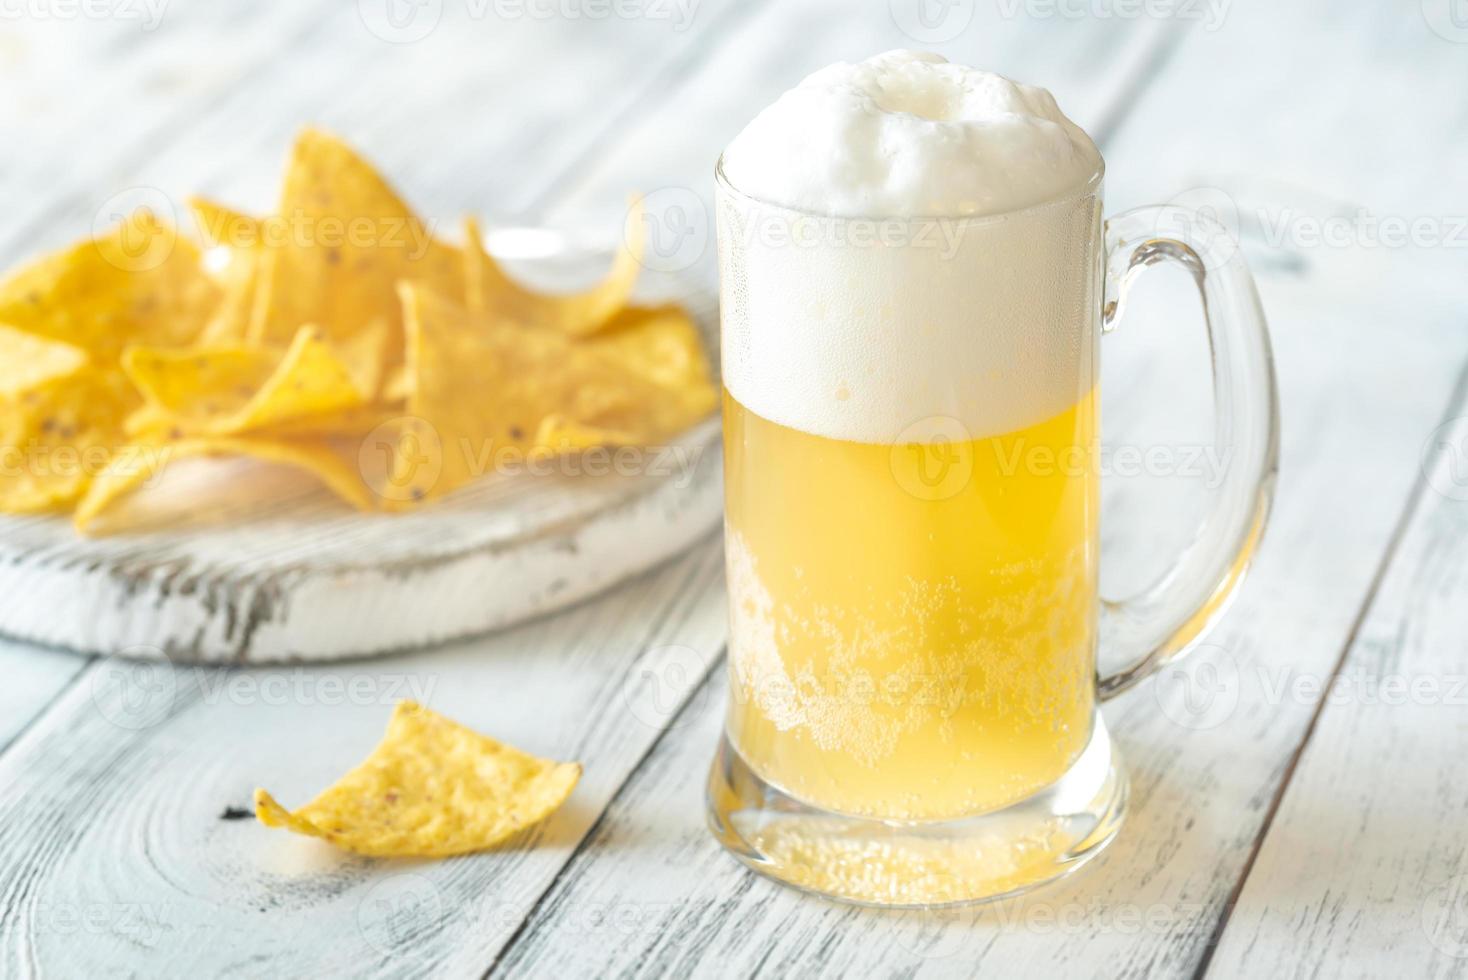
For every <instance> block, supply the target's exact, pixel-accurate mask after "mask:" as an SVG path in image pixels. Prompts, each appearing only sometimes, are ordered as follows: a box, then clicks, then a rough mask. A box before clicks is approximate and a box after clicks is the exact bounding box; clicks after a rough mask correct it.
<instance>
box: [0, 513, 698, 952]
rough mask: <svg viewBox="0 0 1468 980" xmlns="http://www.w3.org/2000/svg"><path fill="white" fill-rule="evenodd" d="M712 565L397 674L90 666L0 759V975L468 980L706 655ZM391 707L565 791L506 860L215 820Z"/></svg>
mask: <svg viewBox="0 0 1468 980" xmlns="http://www.w3.org/2000/svg"><path fill="white" fill-rule="evenodd" d="M720 561H721V558H720V549H719V547H718V544H717V542H716V541H713V540H708V541H706V542H705V543H704V544H702V545H700V546H699V547H697V548H695V549H694V550H693V551H692V552H690V553H689V554H688V555H687V556H686V557H684V558H682V559H680V560H678V561H677V562H675V563H673V564H671V565H669V566H667V567H665V568H663V569H660V570H658V571H656V572H653V573H651V574H650V575H649V576H647V577H645V578H644V579H642V580H638V581H635V582H633V583H630V584H629V585H628V586H627V587H625V588H623V589H619V590H616V591H614V592H613V593H611V594H609V595H607V596H605V597H604V598H602V599H599V600H595V601H592V602H590V603H586V604H583V605H581V606H578V607H576V608H575V609H573V610H570V611H567V612H565V613H563V614H561V615H558V616H554V617H549V618H546V619H543V620H541V621H539V622H537V623H534V624H531V625H528V626H525V627H521V628H518V629H514V630H510V631H507V632H503V633H500V634H497V635H495V636H493V637H491V638H488V639H485V640H480V641H475V642H472V643H467V644H456V645H451V646H448V647H444V648H442V649H440V650H437V651H434V652H430V653H423V654H419V655H416V656H410V657H398V658H384V659H378V660H373V661H370V662H365V663H359V664H356V665H348V666H337V667H332V668H325V667H309V668H308V667H297V668H291V667H282V668H278V669H274V670H264V669H262V670H253V671H245V670H240V671H229V670H225V669H220V668H207V667H193V668H190V667H173V668H170V667H168V666H166V665H163V664H157V663H147V662H135V663H129V662H125V661H121V660H117V659H110V658H108V659H99V660H96V661H94V662H93V664H92V666H90V667H89V668H88V669H87V671H86V672H85V673H84V674H83V676H81V677H80V678H79V679H78V681H77V683H74V684H72V685H71V686H70V687H68V688H67V689H66V690H65V692H64V693H63V694H62V695H61V697H60V698H59V699H58V700H57V701H56V703H55V704H54V705H53V706H52V707H51V709H50V710H49V711H47V712H46V713H45V715H44V717H43V718H42V719H41V720H40V721H38V722H37V723H36V724H34V725H32V726H31V727H30V728H29V729H28V730H27V731H26V732H25V733H24V734H23V735H22V736H21V737H20V738H19V739H18V740H17V741H16V742H15V743H14V744H13V745H12V747H11V749H10V751H8V752H7V753H6V754H5V755H4V756H3V757H0V964H3V966H0V972H3V973H4V974H5V975H6V976H22V975H25V974H27V973H34V972H37V971H38V970H39V968H40V967H41V966H44V967H45V968H46V969H45V972H46V973H48V974H54V975H58V976H90V975H106V974H109V973H110V972H112V971H113V970H115V969H116V968H117V967H118V966H119V965H123V964H134V965H135V968H136V969H138V970H142V969H143V966H144V964H147V965H148V966H147V971H146V972H148V973H150V974H153V975H167V976H218V975H224V974H227V973H231V972H236V971H238V972H245V973H248V974H251V975H292V974H295V973H297V972H300V971H301V970H303V969H305V968H306V966H307V965H308V964H315V966H313V967H312V968H313V969H322V970H324V971H326V972H328V973H333V972H339V973H350V974H351V975H354V976H364V975H381V976H393V977H398V976H416V975H424V976H429V975H432V976H442V975H450V976H464V975H477V974H478V973H480V972H482V970H483V969H484V967H485V966H486V965H487V964H488V963H489V962H490V961H491V960H493V959H494V958H495V956H496V955H498V953H499V951H500V949H501V947H502V946H503V944H504V943H505V942H506V941H507V940H508V939H509V938H510V937H511V936H513V935H514V934H515V933H516V931H517V929H518V927H519V924H520V921H521V919H522V918H523V917H524V916H525V915H526V914H527V913H528V911H529V909H530V908H531V907H533V905H534V903H535V901H536V900H537V898H538V896H539V895H540V893H541V892H542V891H543V890H544V889H545V888H546V887H548V886H549V884H550V882H551V881H552V880H553V879H554V877H555V876H556V874H557V873H558V872H559V870H560V868H561V866H562V864H563V863H564V862H565V861H566V860H567V859H568V858H569V857H570V855H571V854H572V853H573V851H574V849H575V847H576V844H577V842H578V841H579V840H580V839H581V837H582V836H583V835H585V833H586V832H587V830H588V829H589V828H590V827H591V826H592V824H593V823H595V822H596V820H597V819H598V817H599V815H600V813H601V812H602V810H603V808H604V807H605V805H606V802H607V800H608V799H610V797H611V796H612V795H613V794H614V793H615V792H617V790H618V788H619V787H620V786H621V785H622V783H623V781H624V780H625V778H626V777H627V776H628V775H629V774H630V772H631V771H632V770H633V769H634V768H635V766H636V765H637V764H638V762H639V761H640V760H641V759H642V757H643V755H644V754H645V753H646V752H647V750H648V748H649V747H650V746H651V745H652V743H653V742H654V740H655V739H656V737H657V733H658V732H659V731H660V730H661V728H662V726H663V725H665V724H666V723H667V722H668V721H669V719H670V717H671V710H670V707H669V705H671V704H676V703H677V702H678V701H680V700H681V699H682V697H685V696H686V694H687V690H686V688H685V689H682V690H680V689H678V688H677V687H676V686H674V687H673V688H671V689H668V688H667V687H666V684H667V683H668V679H669V678H670V676H672V674H670V671H673V670H674V668H676V669H677V670H681V671H684V672H685V674H684V675H683V676H686V677H688V679H689V683H693V682H696V681H697V680H698V679H699V678H701V677H702V676H703V674H704V672H705V670H706V669H707V668H708V666H709V665H710V664H712V663H713V662H714V660H715V659H716V657H717V656H718V653H719V651H720V650H721V647H722V642H723V628H724V619H723V590H722V576H721V574H720ZM531 692H533V694H532V693H531ZM404 697H412V698H415V699H418V700H420V701H424V702H427V703H431V704H432V705H434V706H435V707H436V708H438V709H439V710H442V711H443V712H445V713H447V714H448V715H450V716H451V717H454V718H456V719H458V720H460V721H462V722H464V723H465V724H467V725H470V726H471V727H474V728H477V729H480V730H483V731H487V732H493V733H494V734H495V735H497V736H498V737H501V738H504V739H505V740H507V741H509V742H511V743H512V744H515V745H517V746H520V747H522V748H524V749H526V750H527V751H530V752H534V753H536V754H538V755H543V756H549V757H552V758H558V759H577V760H581V761H583V762H584V763H585V766H586V775H585V777H584V778H583V780H582V782H581V784H580V785H579V786H578V787H577V790H576V793H575V795H574V796H573V798H572V800H571V803H570V804H569V805H568V806H567V807H565V808H563V809H562V810H561V811H559V812H558V813H557V814H556V815H555V816H554V817H553V818H552V819H551V820H549V821H548V822H546V823H545V824H543V825H541V826H539V827H537V828H536V829H534V830H533V831H530V832H528V833H527V834H526V835H524V836H523V839H521V840H520V841H518V842H517V843H515V844H513V845H511V846H509V847H506V848H503V849H500V850H497V851H495V852H493V853H492V854H487V855H480V856H476V857H470V858H460V859H454V860H447V861H440V862H409V861H398V862H372V861H368V860H364V859H358V858H352V857H350V856H347V855H343V854H341V853H340V852H337V851H335V850H334V849H333V848H331V847H330V846H329V845H327V844H325V843H324V842H321V841H316V840H312V839H306V838H298V837H294V836H291V835H288V834H286V833H284V832H282V831H273V830H269V829H266V828H265V827H263V826H261V825H259V824H257V823H255V822H254V821H253V820H227V819H223V817H222V814H225V813H226V812H227V810H228V809H229V808H231V807H233V808H244V809H245V811H246V812H248V808H249V806H250V797H251V793H252V791H253V789H254V788H255V787H256V786H265V787H267V788H268V789H270V790H271V791H272V793H274V794H275V795H277V796H278V797H279V798H280V799H281V800H283V801H286V802H287V803H288V804H291V805H299V804H300V803H302V802H304V801H306V800H307V799H309V798H310V797H311V796H312V795H314V794H315V793H316V792H317V791H319V789H320V788H321V787H323V786H325V785H327V784H329V783H330V782H331V780H332V779H333V778H335V775H336V774H338V773H340V772H342V771H344V770H345V769H346V768H348V767H350V766H352V765H354V764H355V763H356V762H357V761H359V760H360V758H361V757H363V756H365V755H366V753H367V752H368V751H369V750H370V749H371V747H372V746H373V745H374V744H376V741H377V738H378V737H379V735H380V733H381V729H382V727H383V725H384V722H385V719H386V717H387V715H388V713H389V712H390V710H391V706H392V704H393V703H395V702H396V701H397V700H398V699H400V698H404ZM670 699H671V700H670ZM89 917H90V918H89ZM79 939H84V940H85V941H79ZM122 972H126V969H124V970H123V971H122Z"/></svg>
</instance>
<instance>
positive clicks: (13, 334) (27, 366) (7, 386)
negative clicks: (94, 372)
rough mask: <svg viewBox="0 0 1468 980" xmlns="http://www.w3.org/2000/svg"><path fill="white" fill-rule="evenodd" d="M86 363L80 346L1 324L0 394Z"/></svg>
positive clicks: (14, 391)
mask: <svg viewBox="0 0 1468 980" xmlns="http://www.w3.org/2000/svg"><path fill="white" fill-rule="evenodd" d="M86 363H87V352H86V351H84V350H82V349H81V348H80V347H76V346H73V345H72V344H66V343H62V342H61V341H59V340H47V339H45V338H44V337H37V336H35V335H33V334H28V333H23V332H22V331H19V330H14V329H12V328H10V327H7V326H5V325H4V324H0V398H5V397H8V396H11V395H17V394H20V393H21V392H23V391H27V390H29V389H31V388H35V387H37V386H39V385H41V384H44V383H45V382H47V381H50V380H51V379H53V378H60V377H64V376H66V375H68V374H72V373H74V372H75V371H76V370H77V369H78V368H80V367H81V366H82V365H83V364H86Z"/></svg>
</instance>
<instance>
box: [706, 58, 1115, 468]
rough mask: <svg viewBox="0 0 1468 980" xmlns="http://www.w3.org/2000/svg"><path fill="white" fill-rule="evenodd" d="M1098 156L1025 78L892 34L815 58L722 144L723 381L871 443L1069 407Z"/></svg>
mask: <svg viewBox="0 0 1468 980" xmlns="http://www.w3.org/2000/svg"><path fill="white" fill-rule="evenodd" d="M1100 172H1101V158H1100V156H1099V155H1098V154H1097V152H1096V148H1095V146H1094V145H1093V144H1092V142H1091V141H1090V139H1089V138H1088V137H1087V136H1086V135H1085V133H1083V132H1082V131H1081V130H1080V129H1079V128H1078V127H1076V126H1075V125H1074V124H1073V123H1071V122H1070V121H1069V120H1067V119H1066V118H1065V117H1064V116H1063V115H1061V113H1060V111H1059V109H1057V108H1056V106H1055V101H1054V99H1052V98H1051V97H1050V95H1049V93H1047V92H1045V91H1044V90H1042V89H1037V88H1032V87H1029V86H1024V85H1016V84H1015V83H1013V82H1010V81H1008V80H1007V79H1004V78H1001V77H1000V76H998V75H994V74H990V73H988V72H981V71H976V70H974V69H970V68H964V67H961V66H958V65H952V64H949V63H948V62H946V61H944V60H942V59H941V58H938V57H936V56H933V55H922V54H915V53H910V52H903V51H897V52H891V53H889V54H885V55H879V56H878V57H876V58H873V59H871V60H869V61H865V62H861V63H860V64H854V65H853V64H838V65H835V66H833V67H831V68H827V69H825V70H823V71H819V72H817V73H815V74H814V75H812V76H810V77H809V78H807V79H806V80H805V81H804V82H803V83H801V85H800V86H799V87H798V88H796V89H794V90H793V91H791V92H788V93H786V94H785V95H784V96H782V97H781V98H780V99H779V100H778V101H777V102H775V103H774V104H773V105H772V106H770V107H769V108H768V109H766V110H765V111H764V112H762V113H760V115H759V116H758V117H757V118H756V119H755V120H754V121H753V122H751V123H750V124H749V126H748V127H747V128H746V129H745V130H744V131H743V132H742V133H740V135H739V136H738V137H737V138H736V139H735V141H734V143H733V145H732V146H730V147H729V149H728V150H727V151H726V152H725V154H724V159H723V167H722V173H723V178H724V180H723V181H721V183H720V186H719V188H718V222H719V267H720V283H721V285H720V296H721V309H722V319H723V371H724V382H725V385H726V386H727V387H728V389H729V392H730V394H732V395H733V396H734V398H736V399H737V400H738V401H739V402H740V403H741V404H742V405H744V407H745V408H747V409H749V410H750V411H753V412H755V413H757V414H759V415H761V416H763V417H764V418H766V419H769V420H771V421H774V422H778V423H780V424H782V425H786V426H789V427H791V428H795V429H799V430H802V431H805V432H810V433H813V434H815V435H822V436H827V437H830V438H838V439H848V440H853V441H858V442H869V443H898V442H922V441H928V440H929V438H930V437H932V436H933V435H935V434H937V435H941V436H943V437H945V438H958V437H961V436H962V435H965V434H966V435H967V436H969V437H971V438H980V437H982V436H987V435H996V434H999V433H1004V432H1012V431H1014V430H1016V429H1019V428H1022V427H1024V426H1027V425H1031V424H1034V423H1036V422H1039V421H1042V420H1044V419H1046V418H1049V417H1050V416H1052V415H1055V414H1057V413H1059V412H1060V411H1063V410H1064V409H1066V408H1068V407H1070V406H1071V405H1073V404H1075V402H1076V401H1077V399H1078V398H1079V397H1080V396H1081V395H1082V394H1085V393H1086V392H1088V391H1089V390H1090V386H1091V384H1092V383H1093V380H1094V360H1093V358H1094V343H1095V333H1096V330H1097V325H1098V322H1099V312H1100V295H1099V290H1098V284H1099V281H1100V280H1099V272H1100V259H1099V255H1100V252H1099V236H1100V216H1099V208H1100V205H1099V196H1098V194H1097V193H1095V191H1096V190H1097V188H1098V187H1099V175H1100Z"/></svg>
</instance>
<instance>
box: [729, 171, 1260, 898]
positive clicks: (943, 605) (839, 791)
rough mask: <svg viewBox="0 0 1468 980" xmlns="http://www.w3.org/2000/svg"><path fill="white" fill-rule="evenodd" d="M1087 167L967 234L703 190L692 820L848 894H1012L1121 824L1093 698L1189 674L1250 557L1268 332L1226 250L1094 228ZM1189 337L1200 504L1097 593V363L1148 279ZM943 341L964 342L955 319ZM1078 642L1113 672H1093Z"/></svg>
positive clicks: (1196, 229)
mask: <svg viewBox="0 0 1468 980" xmlns="http://www.w3.org/2000/svg"><path fill="white" fill-rule="evenodd" d="M1101 189H1102V174H1101V169H1100V167H1099V165H1098V167H1097V168H1096V172H1095V174H1094V175H1093V176H1092V178H1091V179H1090V180H1089V181H1088V182H1085V183H1083V184H1081V185H1080V186H1075V187H1071V188H1068V189H1067V190H1065V191H1064V192H1063V193H1058V194H1056V195H1054V196H1053V199H1048V200H1043V201H1040V202H1038V203H1027V204H1025V205H1023V206H1021V207H1017V208H1013V209H1008V210H1002V211H999V212H997V213H986V214H984V215H982V216H979V217H964V216H955V217H943V216H941V215H940V216H930V215H925V216H923V217H921V218H890V217H873V218H854V217H830V216H828V215H824V214H821V213H815V212H807V211H802V210H800V209H796V208H790V207H785V206H781V205H778V204H774V203H771V202H769V201H766V200H761V199H759V198H758V197H756V196H754V195H752V194H751V193H748V192H746V191H745V190H743V189H741V188H740V187H739V186H736V184H735V183H734V182H733V181H731V179H730V177H729V175H728V174H727V173H726V172H725V167H724V163H723V161H721V162H720V166H719V169H718V171H717V174H716V212H717V219H718V242H719V272H720V282H721V286H720V301H721V310H722V314H721V315H722V321H723V322H722V338H723V339H722V346H723V370H724V377H725V391H724V404H723V407H724V453H725V466H726V474H725V481H726V483H725V490H726V518H725V547H726V562H727V570H728V589H729V616H730V639H729V656H728V672H729V674H728V676H729V687H730V693H729V704H728V709H727V710H728V713H727V723H726V727H725V734H724V737H723V739H722V741H721V742H720V745H719V748H718V752H717V756H716V758H715V761H714V764H713V768H712V772H711V774H710V780H709V787H708V806H709V823H710V826H711V828H712V830H713V832H714V834H715V835H716V836H717V838H718V839H719V841H720V842H721V843H722V844H723V845H724V846H725V847H727V848H728V849H729V850H730V851H731V852H733V853H734V854H735V855H736V856H737V857H739V858H740V859H741V860H742V861H744V862H745V863H746V864H748V865H749V866H751V867H752V868H754V869H756V870H758V871H760V872H762V873H764V874H767V875H769V876H771V877H774V878H776V879H778V880H781V881H784V882H786V883H789V884H792V885H795V886H798V887H801V888H804V889H807V890H809V891H813V892H816V893H820V894H823V895H826V896H829V897H834V898H839V899H844V900H848V901H854V902H861V903H869V904H875V905H885V906H932V905H943V904H951V903H960V902H968V901H975V900H980V899H987V898H994V897H998V896H1001V895H1007V894H1012V893H1014V892H1017V891H1020V890H1023V889H1025V888H1028V887H1031V886H1034V885H1036V884H1039V883H1042V882H1045V881H1048V880H1051V879H1053V878H1056V877H1058V876H1059V875H1062V874H1064V873H1066V872H1067V871H1070V870H1072V869H1074V868H1076V867H1078V866H1080V865H1081V864H1082V863H1083V862H1084V861H1086V860H1087V859H1088V858H1089V857H1091V856H1093V855H1095V854H1096V853H1097V852H1098V851H1099V850H1100V849H1101V848H1102V847H1103V846H1105V845H1106V844H1107V843H1108V842H1109V841H1110V840H1111V839H1112V837H1113V836H1114V835H1115V834H1116V832H1117V830H1118V828H1119V827H1120V824H1121V820H1122V815H1123V812H1124V809H1125V805H1126V796H1127V790H1126V786H1127V783H1126V777H1125V773H1124V770H1123V768H1122V766H1121V762H1120V760H1119V758H1118V756H1117V752H1116V749H1115V746H1114V745H1113V743H1112V741H1111V739H1110V738H1109V737H1108V734H1107V731H1106V726H1105V724H1104V722H1103V720H1102V717H1101V715H1100V713H1099V711H1098V703H1099V702H1100V701H1103V700H1105V699H1106V698H1109V697H1111V696H1113V695H1115V694H1117V693H1119V692H1120V691H1123V690H1125V689H1127V688H1128V687H1130V686H1131V685H1133V684H1134V683H1136V682H1137V681H1138V680H1139V679H1141V678H1143V677H1145V676H1146V675H1148V674H1150V673H1152V672H1153V671H1155V670H1156V669H1157V668H1158V667H1160V666H1161V665H1163V664H1165V663H1167V662H1169V661H1170V660H1172V659H1174V658H1175V657H1177V656H1179V655H1180V654H1182V653H1183V652H1185V651H1186V650H1187V648H1188V646H1189V645H1190V644H1191V643H1192V642H1193V641H1194V640H1195V639H1197V638H1198V636H1199V635H1200V634H1201V633H1202V632H1203V630H1204V629H1206V628H1207V626H1208V625H1209V623H1210V622H1211V621H1212V620H1213V619H1214V617H1216V616H1217V615H1218V614H1219V612H1220V611H1221V610H1222V609H1223V607H1224V605H1225V603H1226V602H1227V600H1228V598H1229V597H1230V595H1231V594H1232V593H1233V592H1234V590H1235V588H1236V587H1237V585H1238V583H1239V581H1240V578H1241V577H1242V574H1243V571H1244V569H1245V568H1246V566H1247V565H1248V562H1249V560H1250V557H1251V555H1252V554H1253V551H1254V549H1255V547H1256V545H1257V543H1258V540H1259V537H1260V532H1261V530H1262V528H1263V525H1264V522H1265V518H1266V515H1267V512H1268V509H1269V502H1270V495H1271V490H1272V485H1273V475H1274V472H1275V467H1276V452H1277V448H1276V447H1277V421H1276V408H1275V390H1274V379H1273V369H1272V365H1271V360H1270V351H1269V342H1268V336H1267V332H1266V327H1265V322H1264V316H1263V313H1262V311H1261V309H1260V307H1259V304H1258V300H1257V298H1256V296H1255V292H1254V287H1253V283H1252V281H1251V279H1250V276H1249V273H1248V271H1247V269H1246V267H1245V265H1244V261H1243V259H1242V257H1241V256H1240V255H1239V254H1238V253H1237V250H1236V249H1235V248H1234V247H1233V246H1232V243H1231V242H1230V241H1229V240H1228V239H1227V235H1226V233H1225V232H1223V231H1222V230H1221V228H1218V227H1217V226H1216V225H1214V224H1211V223H1210V222H1209V221H1208V220H1207V219H1205V218H1203V217H1201V216H1199V215H1197V214H1195V213H1193V212H1189V211H1187V210H1185V209H1182V208H1177V207H1170V206H1169V207H1149V208H1141V209H1139V210H1135V211H1130V212H1127V213H1125V214H1122V215H1120V216H1117V217H1113V218H1111V219H1110V220H1107V221H1105V222H1103V221H1102V218H1101V213H1102V211H1101V207H1102V204H1101V200H1102V194H1101ZM1160 262H1173V263H1177V264H1179V265H1181V266H1182V267H1183V268H1184V269H1186V270H1187V271H1188V272H1189V273H1190V274H1191V276H1192V277H1193V278H1194V280H1195V281H1196V282H1197V284H1198V288H1199V290H1200V292H1201V294H1202V299H1203V308H1204V311H1205V314H1206V319H1207V330H1208V339H1209V343H1210V349H1211V353H1212V368H1213V384H1214V391H1215V399H1216V410H1215V418H1216V423H1215V425H1216V440H1217V443H1218V448H1219V450H1220V452H1221V453H1223V454H1224V455H1223V456H1222V458H1224V459H1227V460H1228V461H1229V465H1228V467H1227V472H1226V474H1225V476H1224V479H1223V482H1222V484H1221V485H1220V486H1219V488H1218V489H1217V492H1216V500H1215V501H1214V502H1213V508H1212V511H1211V513H1210V514H1209V516H1208V517H1207V519H1206V522H1205V523H1204V525H1203V527H1202V528H1201V529H1200V532H1199V533H1198V535H1197V536H1196V538H1195V539H1194V541H1193V543H1192V545H1191V546H1190V547H1189V548H1188V549H1187V551H1186V552H1185V553H1184V554H1183V555H1182V556H1180V557H1179V559H1178V560H1177V562H1176V563H1175V564H1174V565H1173V567H1172V568H1171V569H1170V571H1169V572H1168V573H1167V574H1165V575H1164V576H1162V577H1161V579H1160V580H1159V581H1158V582H1157V583H1156V584H1155V585H1154V586H1152V587H1151V588H1150V589H1148V590H1146V591H1144V592H1142V593H1141V594H1139V595H1136V596H1134V597H1132V598H1128V599H1126V600H1124V601H1115V602H1113V601H1106V600H1104V599H1102V598H1101V597H1100V596H1099V594H1098V575H1097V564H1098V552H1099V548H1098V534H1097V524H1098V504H1099V499H1100V472H1099V436H1098V428H1099V426H1098V418H1097V415H1098V409H1099V398H1098V393H1097V375H1098V372H1097V348H1098V343H1099V340H1100V337H1101V335H1102V334H1103V333H1104V332H1106V331H1109V330H1110V329H1111V328H1112V326H1113V325H1114V324H1115V323H1116V322H1117V321H1118V319H1119V317H1120V314H1121V305H1122V301H1123V299H1124V298H1125V294H1126V290H1127V288H1128V286H1129V285H1130V283H1131V282H1132V281H1133V279H1134V278H1135V276H1136V274H1137V273H1139V272H1140V271H1141V270H1142V269H1143V268H1145V267H1147V266H1150V265H1154V264H1156V263H1160ZM956 328H958V329H956ZM1098 649H1099V650H1100V651H1101V653H1102V654H1103V655H1104V658H1105V660H1106V661H1107V662H1108V663H1113V662H1114V663H1118V664H1121V665H1122V666H1120V667H1119V668H1117V669H1115V670H1113V671H1110V672H1107V673H1102V674H1098V671H1097V658H1098Z"/></svg>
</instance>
